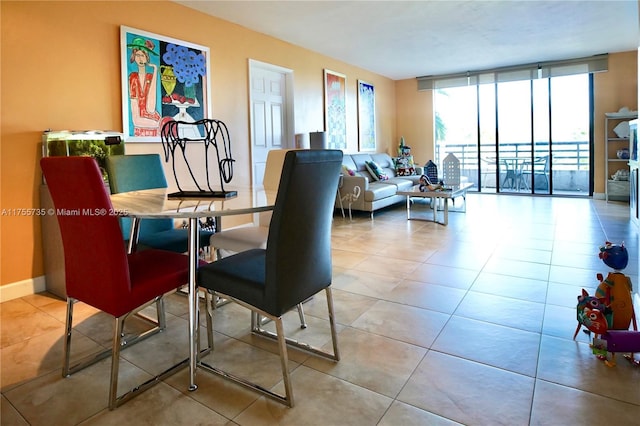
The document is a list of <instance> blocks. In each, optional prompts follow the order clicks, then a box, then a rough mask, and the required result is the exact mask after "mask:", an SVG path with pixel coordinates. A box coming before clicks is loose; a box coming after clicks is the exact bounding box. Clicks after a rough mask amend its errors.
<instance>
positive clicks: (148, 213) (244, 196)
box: [111, 187, 277, 390]
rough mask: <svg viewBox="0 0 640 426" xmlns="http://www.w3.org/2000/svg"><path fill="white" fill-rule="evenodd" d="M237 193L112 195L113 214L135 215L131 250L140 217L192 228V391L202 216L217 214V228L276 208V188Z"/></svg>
mask: <svg viewBox="0 0 640 426" xmlns="http://www.w3.org/2000/svg"><path fill="white" fill-rule="evenodd" d="M231 189H233V190H235V191H237V195H236V196H234V197H230V198H211V197H206V196H203V197H189V198H172V197H169V191H168V190H167V189H165V188H163V189H149V190H141V191H131V192H122V193H119V194H112V195H111V203H112V205H113V208H114V213H115V214H118V215H120V216H126V217H131V218H132V222H133V223H132V227H131V238H129V248H128V250H129V252H133V251H135V249H136V241H137V231H138V229H139V221H140V219H153V218H172V219H183V220H186V221H187V224H188V229H189V245H188V256H189V282H188V289H189V292H188V299H189V390H196V389H197V388H198V386H197V384H196V383H195V372H196V368H197V363H198V357H199V349H198V339H197V337H198V309H199V306H198V283H197V273H198V265H199V251H200V247H199V242H198V240H199V238H198V227H199V223H200V221H199V219H200V218H203V217H214V218H215V224H216V225H215V226H216V231H219V230H220V229H221V226H222V225H221V223H222V217H223V216H232V215H243V214H253V213H259V212H263V211H268V210H273V207H274V204H275V199H276V195H277V191H271V190H270V191H267V190H265V189H263V188H262V187H259V188H249V187H247V188H241V187H234V188H231Z"/></svg>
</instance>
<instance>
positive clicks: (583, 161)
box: [435, 141, 589, 194]
mask: <svg viewBox="0 0 640 426" xmlns="http://www.w3.org/2000/svg"><path fill="white" fill-rule="evenodd" d="M552 146H553V152H552V154H551V170H552V173H553V188H552V192H558V191H563V192H566V191H568V192H578V193H583V194H586V193H587V192H588V190H589V142H588V141H571V142H553V145H552ZM480 148H481V153H480V158H481V159H482V158H492V159H494V160H495V158H496V153H495V145H481V147H480ZM499 149H500V151H499V153H498V157H515V158H519V159H522V160H526V159H531V158H532V156H533V157H534V158H535V157H539V156H542V155H548V153H549V143H548V142H547V143H542V142H537V143H536V144H535V145H534V146H533V149H534V152H533V154H532V152H531V149H532V145H531V144H530V143H500V147H499ZM449 153H453V154H454V155H455V156H456V157H457V158H458V160H460V170H461V175H462V176H466V177H467V179H468V180H469V181H470V182H473V183H475V184H476V188H478V187H479V186H483V187H485V188H487V187H488V188H495V187H496V184H495V178H493V179H492V178H491V176H490V175H491V173H492V171H493V176H495V169H488V166H487V163H486V162H483V161H482V160H481V161H480V172H481V173H480V174H481V179H483V182H482V185H478V169H479V167H478V146H477V145H476V144H464V143H461V144H451V143H447V144H436V158H435V162H436V164H438V165H439V167H440V165H441V164H442V159H444V157H445V156H446V155H447V154H449ZM487 177H488V179H486V178H487ZM485 179H486V182H485V181H484V180H485Z"/></svg>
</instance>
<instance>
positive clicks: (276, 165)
mask: <svg viewBox="0 0 640 426" xmlns="http://www.w3.org/2000/svg"><path fill="white" fill-rule="evenodd" d="M287 151H288V150H286V149H274V150H271V151H269V153H268V154H267V161H266V164H265V171H264V178H263V180H262V184H263V187H264V189H266V190H272V191H277V190H278V183H279V181H280V175H281V173H282V164H283V163H284V157H285V155H286V153H287ZM271 215H272V212H271V211H267V212H261V213H259V214H258V225H257V226H242V227H238V228H231V229H228V230H222V231H220V232H216V233H215V234H213V235H212V236H211V238H210V240H209V246H210V247H211V250H212V253H214V254H215V256H216V258H217V259H221V258H222V257H223V254H224V253H239V252H242V251H246V250H251V249H255V248H261V249H264V248H266V247H267V237H268V236H269V223H270V222H271ZM297 309H298V316H299V317H300V327H301V328H306V327H307V324H306V321H305V318H304V309H303V307H302V304H299V305H298V306H297Z"/></svg>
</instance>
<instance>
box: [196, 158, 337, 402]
mask: <svg viewBox="0 0 640 426" xmlns="http://www.w3.org/2000/svg"><path fill="white" fill-rule="evenodd" d="M341 167H342V151H339V150H301V151H289V152H287V154H286V156H285V161H284V166H283V169H282V175H281V177H280V185H279V186H278V195H277V197H276V202H275V207H274V210H273V215H272V218H271V223H270V227H269V236H268V239H267V247H266V249H253V250H248V251H244V252H241V253H237V254H234V255H232V256H228V257H225V258H222V259H220V260H217V261H216V262H213V263H210V264H208V265H206V266H204V267H202V268H200V269H199V271H198V285H199V286H200V287H203V288H206V289H207V290H209V291H211V292H215V293H217V294H218V295H220V296H221V297H224V298H228V299H231V300H233V301H235V302H237V303H239V304H240V305H242V306H244V307H246V308H249V309H250V310H251V311H252V332H253V333H255V334H259V335H263V336H266V337H271V338H274V339H277V341H278V347H279V352H280V360H281V366H282V376H283V380H284V387H285V395H284V396H283V395H279V394H276V393H275V392H272V391H270V390H267V389H264V388H263V387H261V386H259V385H257V384H255V383H251V382H249V381H248V380H245V379H243V378H240V377H236V376H233V375H231V374H229V373H227V372H224V371H222V370H219V369H217V368H215V367H213V366H211V365H209V364H207V363H205V362H201V363H200V366H201V367H203V368H204V369H205V370H207V371H210V372H213V373H216V374H219V375H221V376H223V377H225V378H227V379H230V380H233V381H235V382H237V383H240V384H242V385H244V386H246V387H248V388H250V389H253V390H255V391H258V392H260V393H262V394H264V395H266V396H268V397H270V398H273V399H275V400H276V401H279V402H281V403H284V404H286V405H288V406H290V407H292V406H293V390H292V388H291V380H290V377H289V370H288V369H287V364H288V355H287V344H291V345H294V346H296V347H298V348H300V349H302V350H306V351H308V352H311V353H313V354H316V355H320V356H324V357H327V358H329V359H332V360H335V361H338V360H339V358H340V357H339V353H338V342H337V336H336V327H335V320H334V313H333V298H332V296H331V288H330V286H331V274H332V270H331V222H332V219H333V205H334V201H335V195H336V191H337V189H338V178H339V175H340V169H341ZM321 290H325V293H326V296H327V305H328V311H329V323H330V327H331V337H332V343H333V353H328V352H323V351H321V350H319V349H316V348H313V347H311V346H310V345H308V344H304V343H301V342H297V341H294V340H291V339H287V338H286V337H285V336H284V329H283V323H282V316H283V315H284V314H285V313H286V312H287V311H289V310H291V309H292V308H294V307H296V305H298V304H300V303H302V302H303V301H305V300H307V299H308V298H309V297H311V296H313V295H314V294H316V293H318V292H320V291H321ZM260 315H262V316H265V317H267V318H269V319H271V320H272V321H274V322H275V328H276V333H275V334H274V333H271V332H269V331H267V330H264V329H262V324H261V321H259V320H258V318H259V316H260ZM214 355H215V353H214Z"/></svg>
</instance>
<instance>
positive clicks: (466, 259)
mask: <svg viewBox="0 0 640 426" xmlns="http://www.w3.org/2000/svg"><path fill="white" fill-rule="evenodd" d="M490 255H491V253H490V252H488V251H485V250H483V247H482V246H479V245H477V244H473V243H465V242H460V243H456V244H451V245H450V246H449V245H442V246H441V247H440V248H439V249H438V251H437V252H436V253H435V254H434V255H433V256H431V257H429V260H428V263H429V264H433V265H441V266H453V267H456V268H457V267H460V266H463V267H464V268H465V269H471V270H474V271H479V270H481V269H482V267H483V266H484V265H485V263H486V262H487V260H488V259H489V256H490Z"/></svg>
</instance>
